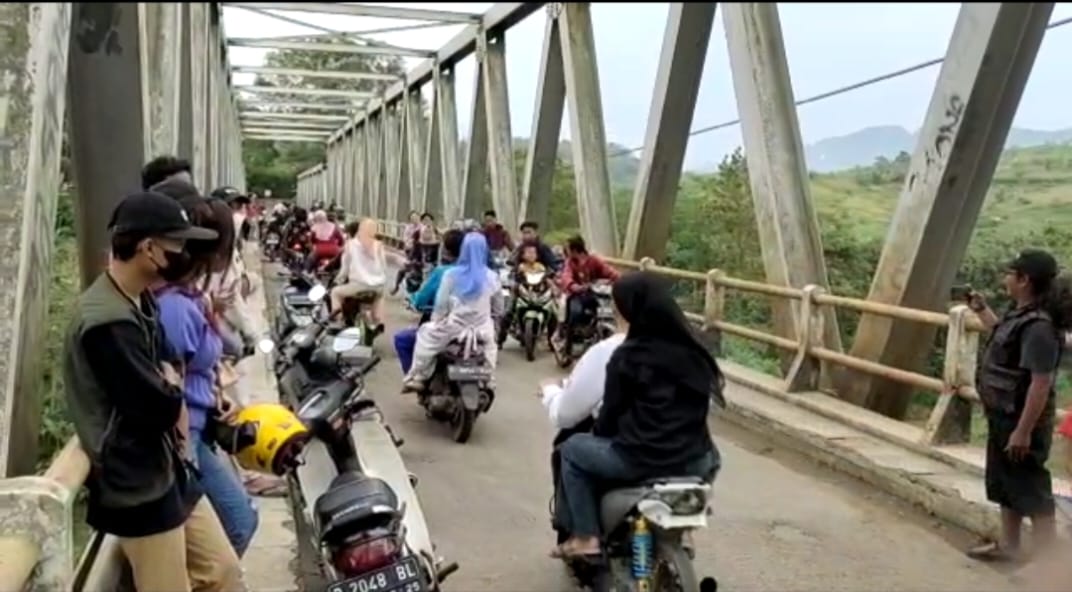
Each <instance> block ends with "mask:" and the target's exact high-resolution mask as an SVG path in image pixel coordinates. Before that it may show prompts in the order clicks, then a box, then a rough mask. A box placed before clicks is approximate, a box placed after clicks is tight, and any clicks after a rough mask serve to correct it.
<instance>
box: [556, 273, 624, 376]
mask: <svg viewBox="0 0 1072 592" xmlns="http://www.w3.org/2000/svg"><path fill="white" fill-rule="evenodd" d="M589 291H590V292H591V294H592V296H593V297H594V300H595V303H596V306H595V310H593V311H585V314H584V315H583V316H582V318H578V319H571V321H570V324H569V325H568V326H566V327H564V328H563V329H564V331H565V333H566V335H565V338H566V339H565V343H563V344H562V345H561V347H555V346H554V345H553V344H552V346H551V351H552V352H554V354H555V361H556V362H557V363H558V365H559V366H560V367H562V368H568V367H569V366H570V365H571V364H573V362H574V360H576V359H577V358H579V357H580V356H581V355H583V354H584V352H585V351H586V350H587V349H588V348H589V347H591V346H592V345H594V344H596V343H598V342H599V341H602V340H603V339H606V338H607V337H610V336H611V335H613V334H614V331H615V330H616V324H615V321H614V309H613V308H612V307H611V306H612V305H611V296H610V293H611V284H610V283H609V282H602V281H601V282H596V283H594V284H592V285H591V287H589Z"/></svg>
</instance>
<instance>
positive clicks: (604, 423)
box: [551, 271, 722, 558]
mask: <svg viewBox="0 0 1072 592" xmlns="http://www.w3.org/2000/svg"><path fill="white" fill-rule="evenodd" d="M612 294H613V303H614V308H615V311H616V314H618V315H620V316H621V317H622V318H623V319H624V320H625V321H626V322H628V323H629V329H628V333H627V335H626V338H625V340H624V341H623V342H622V344H621V345H620V346H619V347H618V348H617V349H616V350H615V351H614V353H613V355H612V356H611V358H610V361H609V362H608V363H607V365H606V382H605V386H604V398H603V404H602V407H601V408H600V410H599V415H598V417H597V418H596V421H595V426H594V431H593V433H592V434H585V433H582V434H575V435H573V436H571V437H569V439H567V440H566V441H565V442H564V443H562V444H561V446H560V447H559V453H560V454H561V459H562V467H561V470H562V472H561V476H560V477H561V492H560V493H561V497H562V498H563V499H564V501H565V503H564V504H562V505H559V506H557V510H559V511H561V512H562V513H563V514H564V515H563V516H561V518H560V522H561V523H563V525H564V526H565V527H566V529H567V530H568V531H569V532H570V535H571V536H570V538H569V539H568V540H566V541H565V542H564V543H563V544H561V545H559V546H558V547H556V548H555V549H554V550H553V551H552V553H551V554H552V556H553V557H559V558H565V557H582V556H592V555H599V554H600V553H601V548H600V547H601V544H600V534H601V533H600V519H599V490H598V489H597V484H598V483H604V482H619V483H621V482H624V483H639V482H641V481H644V480H646V479H652V478H659V477H667V476H672V475H694V476H697V477H702V478H705V479H706V480H711V479H713V478H714V476H715V473H716V472H717V470H718V467H719V464H720V462H719V454H718V449H717V448H716V447H715V445H714V443H713V442H712V441H711V434H710V432H709V431H708V427H707V414H708V410H709V408H710V404H711V401H712V399H714V400H715V401H716V402H721V401H722V395H721V392H722V373H721V371H720V370H719V367H718V364H717V363H716V362H715V359H714V358H713V357H712V356H711V354H710V353H709V352H708V351H707V348H705V347H704V346H703V344H701V343H700V342H699V341H698V340H697V339H696V337H695V335H693V332H692V327H691V326H690V325H689V323H688V320H686V318H685V314H684V313H683V312H682V311H681V307H680V306H678V304H677V302H676V301H675V300H674V298H673V295H672V294H671V292H670V287H669V285H668V283H667V282H665V281H664V280H663V279H662V278H660V277H659V276H656V275H654V274H652V273H649V272H644V271H640V272H636V273H632V274H629V275H627V276H625V277H624V278H622V280H621V281H619V282H617V283H616V284H615V286H614V291H613V293H612Z"/></svg>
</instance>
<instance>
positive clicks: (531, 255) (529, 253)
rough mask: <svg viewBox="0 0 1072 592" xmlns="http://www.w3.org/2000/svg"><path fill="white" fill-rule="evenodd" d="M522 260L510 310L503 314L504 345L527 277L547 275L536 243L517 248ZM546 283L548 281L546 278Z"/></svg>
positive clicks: (500, 334)
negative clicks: (527, 275)
mask: <svg viewBox="0 0 1072 592" xmlns="http://www.w3.org/2000/svg"><path fill="white" fill-rule="evenodd" d="M517 251H518V254H519V255H520V259H519V261H518V263H517V267H516V268H515V270H514V285H513V295H514V297H513V298H511V299H510V305H509V308H508V309H507V310H506V313H505V314H503V318H502V321H500V323H499V343H500V344H502V343H503V342H504V341H505V338H506V333H507V331H509V330H510V324H511V323H512V322H513V318H514V308H515V307H516V306H517V289H518V287H519V286H521V285H523V284H524V282H525V275H526V274H529V273H546V272H547V267H546V266H544V264H543V263H542V262H541V261H539V246H538V245H537V244H535V243H528V242H527V243H521V246H519V247H518V248H517ZM544 281H548V280H547V279H546V278H545V279H544Z"/></svg>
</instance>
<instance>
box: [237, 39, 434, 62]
mask: <svg viewBox="0 0 1072 592" xmlns="http://www.w3.org/2000/svg"><path fill="white" fill-rule="evenodd" d="M228 45H231V46H234V47H251V48H257V49H285V50H291V51H325V52H331V53H348V54H353V55H374V56H397V57H404V58H427V57H431V56H433V55H434V54H435V52H432V51H428V50H425V49H410V48H407V47H395V46H393V45H392V46H379V45H350V44H347V43H308V42H302V41H278V40H275V39H231V40H229V41H228Z"/></svg>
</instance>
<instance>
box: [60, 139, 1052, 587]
mask: <svg viewBox="0 0 1072 592" xmlns="http://www.w3.org/2000/svg"><path fill="white" fill-rule="evenodd" d="M317 206H318V207H314V208H313V213H312V215H311V216H308V215H307V214H306V213H305V211H304V210H301V211H299V208H296V207H295V208H289V207H288V206H286V205H277V206H276V207H275V208H274V209H273V211H272V214H271V215H272V216H273V217H282V216H283V215H284V214H288V215H289V217H290V218H292V219H293V220H294V221H296V222H294V223H293V225H292V227H291V228H290V230H289V231H288V232H293V233H308V236H307V238H308V240H310V241H312V244H313V245H314V247H313V248H312V249H311V251H310V254H309V257H310V259H311V262H310V263H309V265H312V266H315V265H317V262H318V261H319V260H321V259H324V258H332V259H337V260H338V266H339V267H338V273H337V276H336V278H335V281H334V284H335V285H334V287H333V288H332V290H331V292H330V300H331V309H332V311H338V310H339V309H341V306H342V302H343V300H345V299H346V298H348V297H351V296H353V295H355V294H357V293H359V292H373V293H375V294H377V295H378V297H377V299H376V305H375V307H374V309H373V312H372V314H373V318H374V319H375V323H376V325H377V327H376V328H377V331H383V329H384V327H383V323H384V319H385V317H384V314H383V310H382V301H383V296H384V295H385V293H386V292H387V290H388V283H389V281H390V279H391V277H390V273H389V264H390V263H392V262H394V263H397V264H400V265H402V266H403V267H405V266H406V265H407V264H410V263H412V262H414V261H416V262H420V263H422V264H423V263H426V262H436V263H437V264H436V265H435V266H434V267H433V268H432V269H431V270H430V272H429V273H428V274H427V276H426V277H424V278H423V282H422V284H421V286H420V288H419V289H418V290H417V291H416V292H415V293H413V294H412V296H411V298H410V303H411V305H412V307H413V308H414V309H415V310H417V311H419V312H420V313H422V318H421V321H420V323H419V324H418V325H417V326H416V327H412V328H408V329H401V330H398V331H397V332H396V333H395V337H394V345H395V349H396V351H397V353H398V357H399V361H400V363H401V366H402V369H403V373H404V379H403V384H402V391H403V393H406V392H413V391H419V390H421V389H422V388H424V382H425V381H426V380H427V379H428V377H429V375H430V373H431V371H432V368H433V362H434V359H435V357H436V355H437V354H438V353H439V352H441V351H442V350H443V348H445V347H446V345H447V344H448V343H449V342H451V341H455V340H462V341H467V342H470V343H473V344H480V345H482V347H483V349H484V353H485V357H486V361H487V363H488V364H489V365H490V366H491V368H492V369H493V370H494V368H495V366H496V362H497V349H498V348H497V347H496V343H497V341H498V340H497V332H500V331H502V330H504V329H503V327H504V325H502V319H503V318H504V317H506V316H507V315H508V314H509V313H510V311H508V310H507V309H505V308H504V306H503V298H502V286H501V285H500V276H499V274H498V272H497V271H496V270H495V269H493V264H492V262H493V261H495V260H496V257H495V256H494V255H496V254H497V253H501V252H508V254H509V256H508V257H507V260H509V261H510V262H511V263H512V264H514V265H516V269H517V270H518V272H519V273H525V272H532V271H542V272H547V273H551V274H554V275H555V277H556V278H557V283H558V289H559V291H560V293H561V302H560V306H559V310H560V314H561V315H562V321H564V322H562V323H560V324H559V326H560V327H562V326H564V325H566V324H568V322H569V320H570V318H571V317H572V316H575V315H579V314H582V310H583V309H584V307H586V306H589V305H590V303H589V302H588V301H587V299H588V298H590V297H591V295H590V292H588V291H587V290H586V289H585V288H586V287H587V286H589V285H590V284H591V283H592V282H593V281H596V280H609V281H611V282H613V287H612V289H611V303H612V306H613V310H614V314H615V318H616V320H617V323H618V332H617V333H616V334H615V335H613V336H611V337H609V338H606V339H604V340H603V341H601V342H599V343H597V344H595V345H594V346H592V347H591V348H589V349H588V351H586V352H585V353H584V355H583V356H582V357H581V358H580V359H579V361H578V362H577V364H576V366H575V368H574V370H573V372H572V374H571V376H570V377H569V378H568V379H566V380H564V381H563V380H548V381H545V382H544V383H543V384H541V387H540V390H539V396H540V398H541V400H542V402H543V404H544V406H545V407H546V409H547V412H548V415H549V417H550V421H551V424H552V425H553V426H554V428H555V429H556V430H557V431H558V436H557V437H556V440H555V443H554V444H555V448H554V450H555V452H554V455H553V461H552V463H553V468H554V479H555V510H556V511H555V521H556V526H557V527H558V528H560V529H562V530H563V531H565V532H568V533H569V534H570V536H569V537H568V538H567V539H566V540H565V542H564V543H563V544H561V545H559V546H557V547H555V548H554V549H553V550H552V556H554V557H573V556H588V555H594V554H598V553H600V532H599V520H598V508H599V506H598V489H597V488H598V486H599V483H601V482H607V481H614V482H637V481H642V480H646V479H650V478H656V477H661V476H667V475H695V476H698V477H702V478H704V479H707V480H712V479H714V477H715V475H716V474H717V472H718V470H719V468H720V464H721V462H720V457H719V453H718V449H717V447H716V446H715V444H714V443H713V441H712V438H711V435H710V433H709V431H708V424H707V414H708V411H709V407H710V405H711V404H712V403H714V404H716V405H722V404H724V399H723V396H722V388H723V377H722V373H721V371H720V369H719V366H718V364H717V362H716V361H715V359H714V358H713V357H712V355H711V353H710V352H709V351H708V349H707V348H706V347H705V346H704V345H703V344H702V343H701V342H700V341H698V340H697V338H696V336H695V335H694V333H693V331H692V329H691V328H690V325H689V323H688V321H687V320H686V318H685V315H684V313H683V311H682V310H681V308H680V306H679V305H678V303H677V302H676V300H675V299H674V297H673V295H672V292H671V289H670V285H669V284H668V283H667V282H666V281H665V280H664V279H662V278H661V277H659V276H657V275H655V274H653V273H649V272H644V271H640V272H634V273H629V274H627V275H625V276H621V277H620V276H619V274H618V272H617V271H616V270H615V269H613V268H612V267H611V266H609V265H608V264H607V263H606V262H605V261H603V260H602V259H601V258H600V257H598V256H597V255H595V254H592V253H589V252H588V249H587V248H586V245H585V243H584V241H583V239H581V238H580V237H576V236H575V237H572V238H570V239H569V240H567V241H566V243H565V245H564V250H563V255H564V257H563V258H561V259H560V258H559V257H558V256H557V255H556V253H555V252H554V251H553V250H552V248H551V247H550V246H549V245H547V244H545V243H544V242H543V241H542V240H541V238H540V235H539V226H538V225H537V224H536V223H534V222H525V223H524V224H522V225H521V227H520V229H519V230H520V235H521V239H520V241H519V242H518V243H516V244H515V242H514V241H513V240H512V238H511V236H510V233H509V232H508V231H506V230H505V229H504V228H503V227H502V225H501V224H499V223H498V221H497V219H496V216H495V212H494V211H488V212H486V213H485V216H484V224H483V225H482V226H480V227H477V228H472V227H469V228H465V227H463V228H452V229H450V230H447V231H445V232H442V233H441V231H440V230H439V229H438V228H436V225H435V219H434V217H432V216H431V215H430V214H420V213H418V212H411V214H410V217H409V222H408V224H407V225H406V226H405V229H404V233H403V238H404V246H405V250H406V253H407V255H406V258H405V259H404V260H402V261H392V259H393V258H394V256H393V255H391V254H390V252H389V250H388V249H386V248H385V246H384V245H383V244H382V243H381V242H380V241H379V240H378V239H377V236H376V223H375V221H374V220H371V219H362V220H360V221H357V222H351V223H350V224H348V225H346V227H345V230H342V229H340V226H339V223H340V222H341V219H339V216H337V215H336V213H335V210H336V208H335V207H333V206H332V207H328V208H323V207H322V206H321V205H320V204H318V205H317ZM329 213H330V214H331V216H329ZM259 216H260V212H259V210H258V209H256V204H255V202H254V201H252V200H250V199H249V197H247V196H246V195H244V194H242V192H239V191H238V190H236V189H234V188H230V187H222V188H217V189H216V190H214V191H212V192H211V193H209V194H208V195H207V196H206V195H204V194H203V193H202V192H201V191H200V190H199V189H198V188H197V187H196V186H195V185H194V184H193V181H192V175H191V170H190V166H189V164H188V163H186V162H185V161H182V160H179V159H175V158H172V157H161V158H158V159H155V160H153V161H152V162H150V163H149V164H147V165H146V166H145V168H144V169H143V171H142V189H141V191H139V192H136V193H134V194H131V195H129V196H127V197H126V198H125V199H123V200H122V202H121V203H120V204H119V205H118V206H117V207H116V209H115V211H114V213H113V215H112V218H111V221H110V224H109V230H110V232H111V256H110V258H109V260H108V263H107V268H106V269H105V270H104V271H103V273H101V274H100V276H99V277H98V278H97V279H96V281H94V282H93V283H92V285H90V286H89V287H88V288H87V289H86V290H85V292H84V293H83V294H82V295H81V297H80V298H79V300H78V304H77V306H76V307H75V309H74V310H73V311H72V312H73V314H72V320H71V324H70V328H69V331H68V334H67V341H66V344H65V345H66V350H65V351H66V354H65V359H64V363H63V371H64V378H65V384H66V388H67V393H66V394H67V400H68V408H69V409H70V413H71V417H72V420H73V422H74V425H75V428H76V430H77V433H78V436H79V441H80V442H81V444H82V446H83V448H84V449H85V450H86V452H87V454H88V456H89V458H90V460H91V471H90V475H89V479H88V480H87V482H86V484H87V488H88V492H89V497H88V510H87V521H88V522H89V524H90V525H91V526H92V527H93V528H95V529H97V530H99V531H102V532H105V533H109V534H112V535H114V536H116V537H118V539H119V541H120V546H121V548H122V550H123V552H124V554H125V555H126V556H127V558H128V559H129V561H130V564H131V567H132V572H133V576H134V580H135V586H136V587H137V589H139V590H178V591H182V590H205V591H226V592H233V591H236V590H242V589H244V588H243V583H242V572H241V569H240V563H239V558H240V557H241V556H242V554H243V553H244V552H245V550H246V549H247V548H248V546H249V543H250V540H251V539H252V537H253V534H254V532H255V531H256V529H257V524H258V516H257V510H256V507H255V505H254V503H253V501H252V497H251V495H250V492H249V491H247V487H246V486H244V484H243V482H242V479H241V478H240V474H239V472H238V471H237V470H236V467H235V466H234V463H232V462H229V459H228V456H227V454H225V453H224V452H223V451H221V450H220V449H219V447H218V446H217V445H216V443H215V441H214V439H213V437H212V434H213V433H214V427H215V426H217V425H222V424H228V423H230V422H232V420H233V418H234V416H235V413H236V411H237V410H238V409H241V408H242V407H244V406H246V405H248V403H249V400H248V396H245V395H243V394H242V392H241V390H240V389H239V390H231V389H226V388H222V386H221V374H223V373H224V371H225V370H226V368H227V364H228V360H235V359H238V358H241V357H243V356H244V355H248V354H249V353H251V352H252V349H253V347H254V343H255V342H256V340H257V338H258V336H257V335H256V334H255V329H254V327H255V326H256V323H254V322H253V321H252V320H251V319H250V318H249V312H248V310H247V308H246V305H245V298H246V297H248V296H249V294H250V293H251V290H252V289H254V288H253V282H252V280H251V279H250V274H249V272H247V270H245V268H244V263H243V258H242V248H241V245H242V242H243V237H244V236H245V237H248V236H249V235H250V232H251V230H250V229H251V227H252V226H253V224H254V223H255V220H256V218H258V217H259ZM400 283H401V276H400V277H396V278H394V284H395V285H394V289H395V290H397V289H398V285H399V284H400ZM1004 289H1005V291H1006V292H1007V294H1008V295H1009V296H1010V297H1011V299H1012V301H1013V305H1012V306H1011V307H1010V309H1009V310H1008V311H1006V312H1004V313H1003V314H1002V315H1000V316H999V315H998V314H996V313H995V312H994V311H992V310H991V309H990V308H989V306H987V304H986V301H985V299H984V298H983V297H982V295H981V294H979V293H977V292H971V293H970V294H969V296H968V302H969V304H970V306H971V308H972V309H973V310H975V311H976V313H977V314H978V315H979V317H980V318H981V320H982V321H983V323H984V324H985V325H986V327H987V328H988V329H989V330H990V333H989V338H988V342H987V346H986V349H985V354H984V357H983V360H982V363H981V365H980V369H979V373H978V385H977V389H978V392H979V394H980V398H981V399H982V402H983V405H984V408H985V410H986V414H987V422H988V428H989V430H988V431H989V434H988V443H987V461H986V465H987V466H986V489H987V494H988V497H989V498H990V499H991V500H992V501H994V502H996V503H997V504H999V505H1000V506H1001V508H1002V517H1003V521H1002V524H1003V535H1004V536H1003V539H1002V540H1001V541H999V542H997V543H993V544H989V545H986V546H982V547H979V548H976V549H972V550H971V552H970V554H971V555H972V556H973V557H977V558H980V559H1012V558H1017V557H1019V556H1020V555H1021V544H1020V530H1021V523H1022V522H1023V521H1024V519H1025V518H1027V519H1030V520H1031V522H1032V523H1033V533H1034V539H1035V543H1036V546H1038V547H1040V548H1045V547H1047V546H1049V545H1050V543H1051V542H1052V541H1053V540H1054V538H1055V532H1056V523H1055V501H1054V495H1053V486H1052V481H1051V476H1050V473H1049V471H1048V469H1047V466H1046V463H1047V461H1048V459H1049V453H1050V447H1051V438H1052V434H1053V433H1054V427H1055V422H1056V412H1055V396H1054V386H1055V383H1056V376H1057V369H1058V364H1059V362H1060V358H1061V354H1062V352H1063V350H1064V347H1065V345H1066V338H1065V336H1066V335H1067V334H1068V333H1069V331H1070V329H1072V305H1070V303H1072V298H1070V287H1069V284H1068V282H1067V281H1065V279H1064V277H1063V276H1059V275H1058V265H1057V262H1056V260H1055V259H1054V258H1053V256H1052V255H1050V254H1049V253H1046V252H1044V251H1038V250H1031V249H1029V250H1025V251H1023V252H1022V253H1020V254H1019V256H1018V257H1017V258H1016V259H1015V260H1013V261H1012V262H1010V264H1009V265H1008V268H1007V269H1006V273H1005V276H1004ZM560 330H561V329H560ZM559 339H560V337H559ZM1059 433H1060V434H1062V435H1063V436H1064V437H1066V438H1070V439H1072V418H1066V419H1065V421H1064V423H1063V424H1062V426H1061V427H1060V431H1059ZM1065 462H1066V464H1068V465H1072V446H1070V447H1069V448H1068V455H1067V456H1066V457H1065ZM275 485H276V486H278V485H279V484H278V483H276V484H275Z"/></svg>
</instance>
